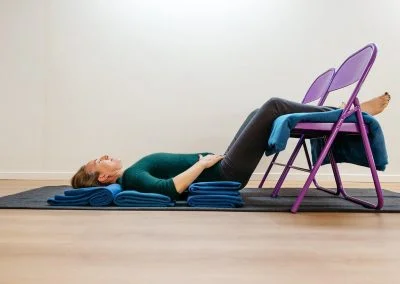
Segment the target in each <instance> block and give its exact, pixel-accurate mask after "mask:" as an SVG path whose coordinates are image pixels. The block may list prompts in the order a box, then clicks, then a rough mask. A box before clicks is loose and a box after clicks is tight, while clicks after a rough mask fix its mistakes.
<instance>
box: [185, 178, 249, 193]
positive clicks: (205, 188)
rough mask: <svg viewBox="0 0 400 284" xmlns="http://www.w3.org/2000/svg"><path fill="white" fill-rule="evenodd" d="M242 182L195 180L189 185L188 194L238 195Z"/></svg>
mask: <svg viewBox="0 0 400 284" xmlns="http://www.w3.org/2000/svg"><path fill="white" fill-rule="evenodd" d="M241 187H242V184H241V183H240V182H236V181H212V182H196V183H192V184H191V185H190V186H189V194H190V195H199V194H213V195H232V196H237V195H240V193H239V190H240V189H241Z"/></svg>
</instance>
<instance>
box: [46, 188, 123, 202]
mask: <svg viewBox="0 0 400 284" xmlns="http://www.w3.org/2000/svg"><path fill="white" fill-rule="evenodd" d="M121 190H122V189H121V186H120V185H119V184H110V185H107V186H97V187H87V188H80V189H70V190H66V191H64V195H56V196H54V198H49V199H48V200H47V203H48V204H50V205H55V206H57V205H58V206H85V205H90V206H95V207H98V206H107V205H110V204H112V202H113V200H114V196H115V195H117V194H118V193H120V192H121Z"/></svg>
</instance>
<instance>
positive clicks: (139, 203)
mask: <svg viewBox="0 0 400 284" xmlns="http://www.w3.org/2000/svg"><path fill="white" fill-rule="evenodd" d="M114 203H115V204H116V205H118V206H121V207H169V206H174V205H175V203H174V202H173V201H172V200H171V198H170V197H169V196H166V195H163V194H158V193H143V192H139V191H136V190H124V191H122V192H120V193H118V194H117V195H116V196H115V197H114Z"/></svg>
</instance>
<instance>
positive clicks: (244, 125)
mask: <svg viewBox="0 0 400 284" xmlns="http://www.w3.org/2000/svg"><path fill="white" fill-rule="evenodd" d="M257 111H258V109H255V110H253V111H252V112H251V113H250V114H249V115H248V116H247V118H246V119H245V121H244V122H243V124H242V125H241V126H240V128H239V130H238V132H237V133H236V135H235V137H233V139H232V141H231V143H230V144H229V146H228V148H227V149H226V151H225V155H226V153H228V151H229V149H230V148H231V147H232V145H233V144H234V143H235V141H236V140H237V139H238V137H239V135H240V134H241V133H242V132H243V130H244V128H245V127H246V126H247V124H248V123H249V122H250V120H251V119H252V118H253V116H254V115H255V114H256V113H257Z"/></svg>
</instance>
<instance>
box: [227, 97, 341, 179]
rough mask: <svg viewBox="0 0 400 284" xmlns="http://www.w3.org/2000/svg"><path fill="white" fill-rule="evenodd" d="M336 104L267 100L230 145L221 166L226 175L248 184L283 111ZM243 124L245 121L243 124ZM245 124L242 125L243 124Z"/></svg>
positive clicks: (294, 111)
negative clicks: (306, 103)
mask: <svg viewBox="0 0 400 284" xmlns="http://www.w3.org/2000/svg"><path fill="white" fill-rule="evenodd" d="M332 109H334V108H331V107H320V106H312V105H304V104H300V103H295V102H291V101H288V100H284V99H280V98H272V99H270V100H268V101H267V102H266V103H265V104H264V105H263V106H262V107H261V108H260V109H259V110H258V111H257V112H255V113H254V115H253V117H252V119H250V121H248V122H247V124H246V126H244V127H243V129H242V127H241V130H242V131H240V130H239V132H238V134H239V135H236V136H237V137H235V138H236V139H235V138H234V140H233V143H231V145H230V146H229V147H228V150H227V151H226V153H225V157H224V159H223V160H222V161H221V169H222V172H223V175H224V176H225V178H226V179H229V180H236V181H240V182H241V183H242V185H243V186H245V185H246V183H247V182H248V180H249V179H250V177H251V174H252V173H253V171H254V169H255V168H256V167H257V165H258V163H259V162H260V159H261V158H262V156H263V155H264V152H265V146H266V143H267V141H268V138H269V135H270V132H271V129H272V125H273V122H274V120H275V119H276V118H277V117H278V116H281V115H284V114H288V113H298V112H322V111H330V110H332ZM243 125H244V124H243ZM243 125H242V126H243Z"/></svg>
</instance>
